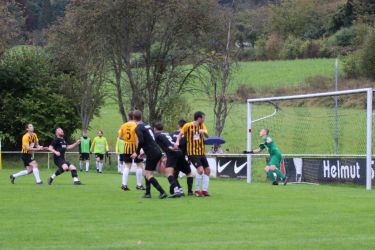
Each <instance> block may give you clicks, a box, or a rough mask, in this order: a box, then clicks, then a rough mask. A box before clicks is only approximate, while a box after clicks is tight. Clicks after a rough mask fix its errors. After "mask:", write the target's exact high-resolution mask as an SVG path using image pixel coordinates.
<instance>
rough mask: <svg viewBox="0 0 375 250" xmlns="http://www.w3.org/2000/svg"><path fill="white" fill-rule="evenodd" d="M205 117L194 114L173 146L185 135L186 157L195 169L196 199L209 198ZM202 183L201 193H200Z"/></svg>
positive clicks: (199, 113)
mask: <svg viewBox="0 0 375 250" xmlns="http://www.w3.org/2000/svg"><path fill="white" fill-rule="evenodd" d="M205 117H206V115H205V114H204V113H203V112H201V111H198V112H195V114H194V121H192V122H189V123H186V124H185V125H184V126H183V127H182V129H181V131H180V134H179V135H178V137H177V140H176V143H175V146H176V147H178V146H179V145H180V140H181V138H182V135H185V137H186V141H187V147H186V148H187V155H188V158H189V160H190V161H191V163H192V164H193V165H194V166H195V167H196V169H197V175H196V176H195V179H196V182H195V183H196V185H195V195H196V196H198V197H202V196H209V194H208V184H209V176H210V173H211V171H210V167H209V165H208V161H207V158H206V152H205V151H206V148H205V145H204V138H205V137H208V132H207V128H206V125H204V120H205ZM201 183H202V191H201V187H200V186H201Z"/></svg>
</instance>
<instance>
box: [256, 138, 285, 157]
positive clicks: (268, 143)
mask: <svg viewBox="0 0 375 250" xmlns="http://www.w3.org/2000/svg"><path fill="white" fill-rule="evenodd" d="M262 140H263V143H262V144H260V145H259V148H260V149H265V148H267V150H268V153H269V154H270V156H273V155H281V152H280V150H279V149H278V148H277V146H276V144H275V142H274V141H273V140H272V138H271V137H270V136H268V135H266V136H264V137H263V138H262Z"/></svg>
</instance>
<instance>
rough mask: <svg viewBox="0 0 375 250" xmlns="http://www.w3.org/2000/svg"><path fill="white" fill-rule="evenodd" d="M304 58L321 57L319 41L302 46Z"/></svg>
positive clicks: (307, 42)
mask: <svg viewBox="0 0 375 250" xmlns="http://www.w3.org/2000/svg"><path fill="white" fill-rule="evenodd" d="M301 51H302V55H303V58H317V57H319V56H320V43H319V41H312V40H309V41H305V42H304V43H303V44H302V46H301Z"/></svg>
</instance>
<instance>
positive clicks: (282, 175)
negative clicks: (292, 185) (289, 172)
mask: <svg viewBox="0 0 375 250" xmlns="http://www.w3.org/2000/svg"><path fill="white" fill-rule="evenodd" d="M275 173H276V174H277V176H279V177H280V178H281V179H284V178H285V174H283V173H281V171H280V169H278V168H276V169H275Z"/></svg>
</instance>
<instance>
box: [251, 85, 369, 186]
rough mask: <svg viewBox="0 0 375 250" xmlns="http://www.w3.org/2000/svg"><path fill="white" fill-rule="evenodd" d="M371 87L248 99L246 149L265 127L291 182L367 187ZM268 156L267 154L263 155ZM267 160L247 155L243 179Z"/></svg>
mask: <svg viewBox="0 0 375 250" xmlns="http://www.w3.org/2000/svg"><path fill="white" fill-rule="evenodd" d="M372 97H373V89H371V88H368V89H355V90H345V91H336V92H324V93H314V94H306V95H295V96H281V97H267V98H257V99H249V100H248V101H247V105H248V133H247V135H248V136H247V150H251V149H252V148H256V147H257V146H258V144H260V143H261V139H260V138H259V131H260V130H261V129H262V128H268V129H269V131H270V132H269V133H270V136H271V137H272V138H273V140H274V141H275V143H276V145H277V147H278V148H279V149H280V151H281V152H282V154H283V157H284V161H283V163H284V165H285V169H286V171H287V172H288V173H287V174H288V176H289V177H290V179H291V180H292V181H295V182H304V181H306V182H316V183H320V182H351V183H361V184H366V187H367V189H371V177H373V171H372V168H371V165H372V164H374V162H373V161H372V151H373V146H372V130H373V126H374V125H373V123H372V119H373V100H372V99H373V98H372ZM265 153H267V152H265ZM264 163H265V160H264V158H263V160H259V157H254V156H252V155H248V164H247V166H248V171H247V181H248V182H249V183H250V182H251V179H252V169H253V167H254V168H255V167H258V165H259V166H264Z"/></svg>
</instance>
